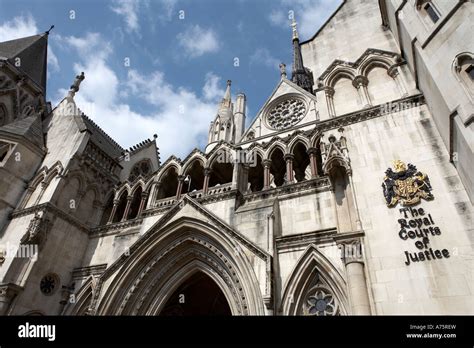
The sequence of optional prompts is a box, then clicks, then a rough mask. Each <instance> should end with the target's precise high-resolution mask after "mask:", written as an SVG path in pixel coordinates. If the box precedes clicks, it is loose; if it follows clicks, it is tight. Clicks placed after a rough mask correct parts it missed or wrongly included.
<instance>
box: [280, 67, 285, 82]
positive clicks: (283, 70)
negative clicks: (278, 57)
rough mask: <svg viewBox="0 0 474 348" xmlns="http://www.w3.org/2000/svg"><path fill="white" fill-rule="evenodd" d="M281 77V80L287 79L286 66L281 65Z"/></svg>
mask: <svg viewBox="0 0 474 348" xmlns="http://www.w3.org/2000/svg"><path fill="white" fill-rule="evenodd" d="M280 75H281V78H283V79H286V64H285V63H280Z"/></svg>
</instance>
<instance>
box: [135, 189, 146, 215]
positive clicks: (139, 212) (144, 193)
mask: <svg viewBox="0 0 474 348" xmlns="http://www.w3.org/2000/svg"><path fill="white" fill-rule="evenodd" d="M147 198H148V192H142V200H141V201H140V207H139V208H138V214H137V218H139V217H140V216H142V212H143V208H144V207H145V203H146V199H147Z"/></svg>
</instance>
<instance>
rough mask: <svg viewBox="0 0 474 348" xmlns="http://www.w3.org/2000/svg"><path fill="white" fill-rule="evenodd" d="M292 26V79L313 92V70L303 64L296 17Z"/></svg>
mask: <svg viewBox="0 0 474 348" xmlns="http://www.w3.org/2000/svg"><path fill="white" fill-rule="evenodd" d="M291 27H292V30H293V69H292V71H291V81H293V82H294V83H296V84H297V85H298V86H300V87H301V88H303V89H305V90H307V91H308V92H310V93H313V76H312V73H311V71H310V70H309V69H307V68H305V67H304V65H303V56H302V55H301V47H300V39H299V36H298V30H297V28H296V21H295V19H294V18H293V21H292V22H291Z"/></svg>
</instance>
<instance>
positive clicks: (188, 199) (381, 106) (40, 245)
mask: <svg viewBox="0 0 474 348" xmlns="http://www.w3.org/2000/svg"><path fill="white" fill-rule="evenodd" d="M473 12H474V7H473V5H472V3H471V2H469V1H454V0H452V1H441V0H433V1H420V0H416V1H415V0H387V1H383V0H380V1H379V2H378V3H377V2H376V1H373V0H357V1H356V0H347V1H344V2H343V3H342V4H341V5H340V7H339V8H338V9H337V10H336V11H335V13H334V14H333V15H332V16H331V17H330V18H329V19H328V21H327V22H326V23H325V24H324V25H323V26H322V27H321V28H320V29H319V31H318V32H317V33H316V34H315V35H314V36H313V37H312V38H310V39H309V40H307V41H304V42H300V40H299V37H298V32H297V28H296V23H293V32H292V47H293V64H292V71H291V76H290V75H288V76H287V74H286V71H285V66H284V65H283V64H282V65H281V66H280V68H281V79H280V80H279V82H278V83H277V85H276V86H275V88H274V90H273V92H271V93H269V95H270V96H269V98H268V100H267V101H266V102H265V104H264V105H262V107H261V110H260V111H259V112H258V113H257V114H256V115H255V117H254V119H253V121H252V122H251V123H250V125H249V126H248V127H245V125H246V117H249V116H248V115H246V96H245V95H244V94H238V95H236V96H234V97H232V95H231V90H230V82H228V84H227V89H226V92H225V95H224V96H223V99H222V101H221V103H220V104H219V105H218V107H217V108H216V109H217V112H216V115H215V116H213V115H209V116H210V119H209V121H212V122H211V125H210V128H209V138H208V144H207V146H206V148H205V149H195V150H193V151H192V152H191V153H189V155H188V156H187V157H186V158H184V159H179V158H176V157H174V156H171V157H170V158H168V159H165V160H164V161H161V160H160V157H159V153H158V149H157V146H156V141H155V139H153V140H145V141H143V142H141V143H139V144H137V145H135V146H133V147H132V148H130V149H127V150H126V149H124V148H122V147H121V146H120V145H119V144H118V143H117V142H115V141H114V140H113V139H112V138H111V137H110V136H108V135H107V134H106V132H105V131H104V130H102V129H101V128H100V127H98V126H97V125H96V124H95V123H94V122H92V121H91V120H90V119H89V118H88V117H87V116H86V115H84V114H83V113H82V112H81V111H80V110H79V109H78V107H76V104H75V101H74V95H75V94H76V93H77V92H78V90H79V85H80V83H81V81H82V80H83V79H84V76H83V75H79V76H77V78H76V81H75V82H74V84H73V85H72V86H71V89H70V91H69V94H68V95H67V96H66V97H65V98H64V99H63V100H62V101H61V102H60V103H59V105H56V106H54V107H51V105H50V104H49V103H48V102H47V101H46V98H45V97H46V96H45V86H46V76H47V75H46V58H47V57H46V52H47V41H48V33H45V34H42V35H35V36H31V37H26V38H21V39H17V40H12V41H7V42H3V43H0V126H1V127H0V247H1V250H0V253H1V258H0V313H1V314H3V315H17V314H44V315H55V314H62V315H83V314H87V315H108V314H110V315H128V314H131V315H157V314H160V315H193V314H232V315H299V314H309V315H347V314H374V315H375V314H459V313H468V314H473V313H474V300H473V295H474V281H473V274H474V273H473V239H474V233H473V225H472V224H473V222H472V211H473V206H472V202H473V199H474V191H473V177H472V176H473V174H472V173H473V172H474V167H473V163H474V160H473V159H474V157H473V128H474V126H473V110H474V108H473V98H474V80H473V79H474V67H473V64H474V61H473V51H474V48H473V41H472V37H471V35H472V18H473V16H474V13H473ZM315 29H316V28H315ZM288 46H289V47H290V45H288ZM18 59H20V60H21V64H16V63H17V62H18ZM86 75H87V72H86ZM83 83H87V79H86V80H85V81H84V82H83ZM269 92H270V91H269ZM79 93H80V92H79ZM97 117H100V115H97ZM212 119H213V120H212ZM161 131H165V130H161Z"/></svg>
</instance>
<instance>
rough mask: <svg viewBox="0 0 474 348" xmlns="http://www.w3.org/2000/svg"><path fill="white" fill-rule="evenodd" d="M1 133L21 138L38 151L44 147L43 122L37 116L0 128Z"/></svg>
mask: <svg viewBox="0 0 474 348" xmlns="http://www.w3.org/2000/svg"><path fill="white" fill-rule="evenodd" d="M3 132H6V133H9V134H14V135H17V136H20V137H23V138H25V139H27V140H28V141H29V142H31V143H33V144H35V145H36V146H38V147H39V148H40V149H41V148H43V147H44V137H43V122H42V121H41V116H39V115H33V116H28V117H25V118H22V119H20V120H16V121H14V122H12V123H9V124H7V125H5V126H3V127H0V133H3Z"/></svg>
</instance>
